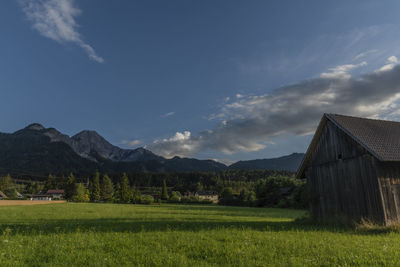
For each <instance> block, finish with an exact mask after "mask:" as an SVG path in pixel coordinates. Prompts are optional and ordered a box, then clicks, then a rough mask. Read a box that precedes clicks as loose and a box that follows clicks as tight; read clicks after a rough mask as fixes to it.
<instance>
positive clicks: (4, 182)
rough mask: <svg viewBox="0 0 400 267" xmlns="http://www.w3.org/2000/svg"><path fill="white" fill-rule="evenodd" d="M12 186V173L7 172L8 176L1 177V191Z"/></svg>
mask: <svg viewBox="0 0 400 267" xmlns="http://www.w3.org/2000/svg"><path fill="white" fill-rule="evenodd" d="M11 186H12V179H11V175H10V174H7V176H5V177H1V178H0V190H1V191H7V190H8V189H9V188H10V187H11Z"/></svg>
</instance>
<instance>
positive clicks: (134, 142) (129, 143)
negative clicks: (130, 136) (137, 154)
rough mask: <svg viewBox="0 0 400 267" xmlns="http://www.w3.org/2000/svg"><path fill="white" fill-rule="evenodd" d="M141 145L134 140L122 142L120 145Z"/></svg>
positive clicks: (139, 141) (138, 141)
mask: <svg viewBox="0 0 400 267" xmlns="http://www.w3.org/2000/svg"><path fill="white" fill-rule="evenodd" d="M141 143H142V141H141V140H138V139H135V140H123V141H122V142H121V144H123V145H128V146H137V145H140V144H141Z"/></svg>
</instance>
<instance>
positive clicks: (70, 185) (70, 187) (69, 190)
mask: <svg viewBox="0 0 400 267" xmlns="http://www.w3.org/2000/svg"><path fill="white" fill-rule="evenodd" d="M75 181H76V179H75V176H74V174H73V173H72V172H71V173H70V174H69V176H68V180H67V184H66V186H65V198H66V199H71V198H72V197H73V196H74V195H75Z"/></svg>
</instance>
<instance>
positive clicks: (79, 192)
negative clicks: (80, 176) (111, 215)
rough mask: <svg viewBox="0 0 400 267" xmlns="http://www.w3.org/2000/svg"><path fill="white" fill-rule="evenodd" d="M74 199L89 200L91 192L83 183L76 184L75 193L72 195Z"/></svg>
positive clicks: (77, 200)
mask: <svg viewBox="0 0 400 267" xmlns="http://www.w3.org/2000/svg"><path fill="white" fill-rule="evenodd" d="M72 201H75V202H89V194H88V192H87V189H86V188H85V186H84V185H83V184H82V183H77V184H75V193H74V195H73V196H72Z"/></svg>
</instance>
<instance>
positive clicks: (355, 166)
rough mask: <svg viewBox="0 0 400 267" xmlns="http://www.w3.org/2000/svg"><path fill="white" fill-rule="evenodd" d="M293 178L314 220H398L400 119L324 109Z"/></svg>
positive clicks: (380, 221) (394, 221) (399, 216)
mask: <svg viewBox="0 0 400 267" xmlns="http://www.w3.org/2000/svg"><path fill="white" fill-rule="evenodd" d="M297 178H306V179H307V184H308V186H309V192H310V193H309V194H310V208H311V214H312V216H313V217H314V218H315V219H317V220H327V219H328V220H330V219H334V218H337V217H342V218H343V217H344V218H347V219H350V220H356V221H357V220H360V219H363V218H364V219H367V220H370V221H372V222H376V223H380V224H385V225H390V224H396V223H400V122H394V121H383V120H373V119H365V118H356V117H350V116H343V115H337V114H324V116H323V117H322V119H321V122H320V124H319V126H318V128H317V130H316V132H315V135H314V138H313V139H312V141H311V144H310V146H309V148H308V150H307V153H306V155H305V157H304V159H303V162H302V165H301V166H300V168H299V170H298V172H297Z"/></svg>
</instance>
